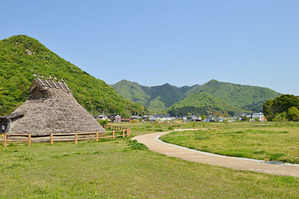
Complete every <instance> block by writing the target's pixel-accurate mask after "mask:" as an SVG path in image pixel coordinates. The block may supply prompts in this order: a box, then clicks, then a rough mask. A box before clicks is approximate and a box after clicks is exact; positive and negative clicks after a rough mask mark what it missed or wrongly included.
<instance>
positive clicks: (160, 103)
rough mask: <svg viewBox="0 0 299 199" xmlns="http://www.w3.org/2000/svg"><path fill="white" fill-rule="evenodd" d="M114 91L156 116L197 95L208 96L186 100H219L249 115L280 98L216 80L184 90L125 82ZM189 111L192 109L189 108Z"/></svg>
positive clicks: (272, 93)
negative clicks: (272, 100) (266, 102)
mask: <svg viewBox="0 0 299 199" xmlns="http://www.w3.org/2000/svg"><path fill="white" fill-rule="evenodd" d="M112 87H113V88H114V89H115V90H116V91H117V92H118V93H119V94H120V95H122V96H123V97H124V98H126V99H131V100H133V101H135V102H137V100H135V99H136V98H138V101H142V102H143V103H142V104H143V105H145V106H146V107H148V110H149V111H150V112H151V113H153V114H157V113H165V112H167V111H168V112H170V113H172V112H171V110H172V109H168V108H169V107H171V106H172V105H173V104H176V103H177V102H180V101H181V100H184V99H185V98H186V97H188V96H190V95H192V94H195V93H197V94H200V93H205V94H201V95H192V98H188V99H187V100H190V99H192V100H194V101H196V102H197V103H200V102H199V101H200V100H203V101H205V100H204V99H203V98H209V99H211V97H213V100H212V101H215V100H216V99H217V100H218V101H217V103H218V102H221V103H222V104H223V103H224V104H226V105H225V106H226V107H230V108H229V109H232V110H234V111H237V110H239V111H249V112H260V111H262V110H263V103H264V102H265V101H266V100H268V99H274V98H275V97H278V96H280V94H279V93H277V92H275V91H273V90H271V89H269V88H263V87H257V86H248V85H240V84H233V83H227V82H219V81H216V80H211V81H209V82H207V83H205V84H203V85H198V84H196V85H194V86H184V87H176V86H172V85H170V84H164V85H161V86H153V87H147V86H142V85H140V84H138V83H136V82H130V81H127V80H122V81H120V82H118V83H116V84H114V85H112ZM137 90H138V92H137ZM128 93H129V94H130V97H128ZM135 93H138V95H137V96H136V95H135ZM125 94H126V95H125ZM207 94H209V96H207ZM143 96H146V97H143ZM196 97H197V98H198V100H196V99H195V98H196ZM208 101H209V100H208ZM187 102H188V103H186V101H183V102H182V104H189V102H190V101H187ZM182 104H181V103H180V104H179V108H180V110H183V109H182V107H181V106H182ZM198 106H200V107H201V109H200V111H199V109H198V111H197V112H198V113H199V112H203V111H202V110H203V107H202V106H201V105H198ZM225 106H222V107H225ZM172 108H173V107H172ZM186 109H190V107H189V108H186ZM229 109H227V108H224V109H221V111H220V112H227V111H229ZM210 110H211V109H209V110H208V109H206V110H205V111H210ZM215 110H216V108H215Z"/></svg>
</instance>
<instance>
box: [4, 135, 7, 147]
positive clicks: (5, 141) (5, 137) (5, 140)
mask: <svg viewBox="0 0 299 199" xmlns="http://www.w3.org/2000/svg"><path fill="white" fill-rule="evenodd" d="M4 146H7V134H6V133H4Z"/></svg>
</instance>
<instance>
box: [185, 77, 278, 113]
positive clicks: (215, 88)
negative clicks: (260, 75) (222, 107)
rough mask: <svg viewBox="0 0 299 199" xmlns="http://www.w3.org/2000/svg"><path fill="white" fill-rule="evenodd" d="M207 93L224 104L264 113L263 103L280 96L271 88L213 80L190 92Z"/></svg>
mask: <svg viewBox="0 0 299 199" xmlns="http://www.w3.org/2000/svg"><path fill="white" fill-rule="evenodd" d="M200 92H206V93H209V94H211V95H213V96H214V97H216V98H218V99H220V100H222V101H223V102H225V103H227V104H230V105H232V106H235V107H238V108H240V109H242V110H245V111H262V110H263V103H264V102H265V101H266V100H268V99H274V98H276V97H278V96H280V95H281V94H280V93H277V92H275V91H273V90H271V89H269V88H263V87H258V86H248V85H240V84H233V83H228V82H219V81H216V80H211V81H209V82H207V83H205V84H203V85H201V86H198V87H194V88H193V89H190V90H189V91H188V93H189V94H191V93H200Z"/></svg>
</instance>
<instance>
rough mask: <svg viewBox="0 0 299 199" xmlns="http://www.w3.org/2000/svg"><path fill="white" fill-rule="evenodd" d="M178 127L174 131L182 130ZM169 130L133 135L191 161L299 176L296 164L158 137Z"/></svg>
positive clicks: (153, 147)
mask: <svg viewBox="0 0 299 199" xmlns="http://www.w3.org/2000/svg"><path fill="white" fill-rule="evenodd" d="M183 130H186V129H180V130H176V131H183ZM167 133H170V132H158V133H151V134H146V135H139V136H136V137H134V138H133V139H134V140H137V141H138V142H140V143H143V144H145V145H146V146H147V147H148V148H149V149H150V150H152V151H155V152H158V153H162V154H165V155H167V156H170V157H176V158H181V159H183V160H188V161H192V162H200V163H204V164H210V165H215V166H220V167H227V168H232V169H236V170H247V171H254V172H260V173H266V174H275V175H287V176H294V177H299V165H298V164H281V165H274V164H268V163H265V162H264V161H262V160H253V159H246V158H235V157H228V156H223V155H216V154H212V153H206V152H200V151H196V150H193V149H188V148H185V147H181V146H177V145H174V144H168V143H165V142H163V141H161V140H160V139H159V137H160V136H162V135H165V134H167Z"/></svg>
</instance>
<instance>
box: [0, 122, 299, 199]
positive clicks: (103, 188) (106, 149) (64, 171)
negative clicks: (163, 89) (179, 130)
mask: <svg viewBox="0 0 299 199" xmlns="http://www.w3.org/2000/svg"><path fill="white" fill-rule="evenodd" d="M134 125H136V124H134ZM240 125H242V124H240ZM213 127H215V126H213ZM132 128H133V126H132ZM134 128H135V130H133V132H132V133H133V134H134V133H135V134H141V133H142V132H141V129H143V128H148V127H146V125H139V126H135V127H134ZM134 128H133V129H134ZM151 128H153V127H151ZM154 128H156V127H154ZM157 128H159V127H157ZM161 128H162V130H163V129H165V130H166V129H168V126H167V125H166V126H165V127H164V126H161ZM215 128H216V127H215ZM148 129H149V128H148ZM147 132H150V131H147ZM137 149H138V150H137ZM140 149H143V150H140ZM0 158H1V162H0V172H1V175H0V176H1V177H0V198H298V197H299V192H298V187H299V179H298V178H294V177H287V176H275V175H266V174H260V173H253V172H248V171H234V170H231V169H227V168H221V167H215V166H210V165H204V164H199V163H192V162H187V161H183V160H180V159H176V158H170V157H166V156H164V155H160V154H157V153H154V152H151V151H148V150H146V149H144V146H143V145H141V144H137V143H135V142H131V141H128V140H124V139H117V140H115V141H107V140H106V141H100V142H95V141H89V142H87V141H84V142H79V144H77V145H76V144H74V143H54V145H50V144H47V143H40V144H36V143H34V144H32V146H31V147H28V146H26V145H23V144H20V145H17V144H9V146H8V147H6V148H4V147H3V146H0Z"/></svg>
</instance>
